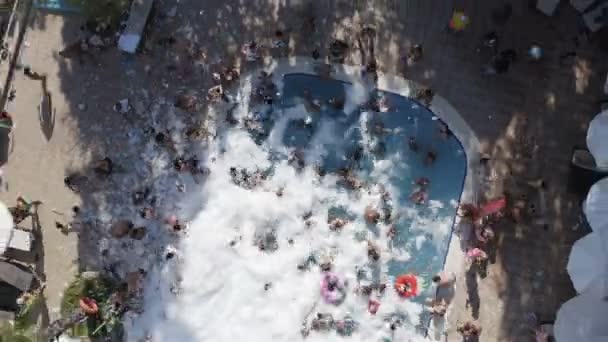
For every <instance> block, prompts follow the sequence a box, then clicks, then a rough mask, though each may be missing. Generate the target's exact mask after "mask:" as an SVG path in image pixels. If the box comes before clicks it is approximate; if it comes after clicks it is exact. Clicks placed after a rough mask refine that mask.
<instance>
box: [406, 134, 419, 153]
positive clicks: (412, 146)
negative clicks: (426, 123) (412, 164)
mask: <svg viewBox="0 0 608 342" xmlns="http://www.w3.org/2000/svg"><path fill="white" fill-rule="evenodd" d="M407 144H408V147H409V148H410V151H412V152H418V143H417V142H416V138H415V137H413V136H411V137H410V138H409V140H408V142H407Z"/></svg>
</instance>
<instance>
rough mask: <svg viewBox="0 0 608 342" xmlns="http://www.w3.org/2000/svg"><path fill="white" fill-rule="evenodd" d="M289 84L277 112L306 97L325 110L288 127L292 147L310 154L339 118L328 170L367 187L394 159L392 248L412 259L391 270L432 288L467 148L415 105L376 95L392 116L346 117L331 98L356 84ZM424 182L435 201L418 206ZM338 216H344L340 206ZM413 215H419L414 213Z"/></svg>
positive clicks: (288, 80) (268, 121)
mask: <svg viewBox="0 0 608 342" xmlns="http://www.w3.org/2000/svg"><path fill="white" fill-rule="evenodd" d="M283 82H284V84H283V89H282V94H281V96H280V99H279V100H278V101H275V103H274V106H275V108H276V106H280V107H282V109H287V108H290V107H293V106H296V105H301V104H302V101H303V100H302V98H303V97H304V95H303V94H305V93H306V92H308V93H309V98H310V99H312V100H313V101H314V102H315V103H318V104H321V106H320V108H321V110H320V111H319V112H318V113H312V114H311V115H312V116H313V118H312V120H310V121H309V123H308V124H305V123H304V122H303V120H292V121H290V122H289V123H288V124H287V127H286V130H285V134H284V135H283V137H282V139H283V141H282V143H283V144H284V145H285V146H288V147H295V148H302V149H307V148H308V147H309V145H310V144H311V137H312V136H313V133H314V132H315V130H316V129H317V128H318V123H319V121H320V120H318V118H321V117H323V118H330V119H331V120H333V124H334V125H335V126H334V133H335V134H336V136H339V137H340V138H339V140H340V142H341V143H340V144H334V145H331V146H326V150H327V154H326V155H324V156H323V159H322V162H321V165H322V167H323V169H324V170H325V171H326V172H335V171H337V170H339V169H340V168H345V167H349V168H351V169H352V170H354V171H355V172H356V173H357V175H358V176H359V177H360V178H361V179H362V180H364V181H366V182H367V183H378V182H379V176H378V175H379V174H382V172H380V173H379V172H378V170H375V168H376V165H377V162H378V161H380V160H383V159H389V160H392V161H393V163H392V166H391V170H390V171H391V172H390V175H391V177H390V178H389V179H388V182H389V183H391V185H392V186H394V187H396V188H398V189H399V190H400V191H399V196H398V198H392V203H391V208H390V209H391V210H392V213H393V222H391V224H393V225H394V226H395V228H396V230H397V235H396V237H395V238H394V239H393V247H394V248H396V249H402V250H405V251H406V252H407V254H409V255H410V258H409V259H408V260H395V259H391V260H390V261H388V262H387V263H386V264H385V272H386V273H387V274H388V275H389V276H392V277H395V276H397V275H399V274H403V273H414V274H416V275H418V276H419V279H420V278H422V279H423V282H424V283H425V284H426V285H428V284H430V279H431V277H432V276H433V275H434V274H436V273H438V272H440V271H441V270H442V268H443V265H444V263H445V257H446V254H447V249H448V245H449V240H450V237H451V231H452V226H453V222H454V217H455V215H456V206H457V203H458V201H459V199H460V195H461V193H462V190H463V185H464V178H465V174H466V155H465V153H464V151H463V147H462V145H461V144H460V142H459V141H458V140H457V139H456V138H455V137H454V136H452V135H451V134H450V135H448V136H447V137H446V136H445V135H442V134H441V132H440V126H441V125H442V124H443V123H442V122H441V121H440V120H439V119H438V118H437V117H435V116H434V115H433V113H432V112H431V111H429V110H428V109H427V108H425V107H424V106H422V105H421V104H419V103H417V102H416V101H414V100H412V99H408V98H406V97H403V96H400V95H397V94H394V93H387V92H382V91H377V90H374V91H372V93H371V94H370V98H371V99H374V98H380V97H384V98H385V99H386V101H387V103H388V104H389V107H390V110H389V111H388V112H371V113H370V112H369V110H366V109H364V107H363V108H361V106H360V107H359V109H356V110H355V111H354V112H352V113H350V114H347V113H344V111H343V110H342V109H339V108H335V107H334V106H332V105H331V104H329V103H330V100H331V99H343V98H347V97H348V96H350V94H351V93H352V92H353V90H354V89H353V85H351V84H348V83H344V82H341V81H337V80H330V79H323V78H320V77H317V76H313V75H308V74H287V75H284V78H283ZM338 107H339V106H338ZM262 116H264V118H265V119H264V121H263V123H264V124H263V125H264V127H265V129H264V130H263V131H264V132H269V131H270V128H272V126H273V125H274V124H275V123H276V121H277V117H276V116H275V115H274V114H272V113H270V112H269V113H266V114H262ZM362 116H363V117H362ZM366 122H367V123H366ZM362 123H363V124H362ZM374 125H375V126H376V127H380V128H381V130H382V131H383V132H382V133H378V134H374V135H373V136H374V138H373V139H372V141H369V140H366V139H364V136H363V135H362V134H361V132H362V130H365V129H366V128H369V127H372V126H374ZM256 134H259V140H260V142H261V141H262V140H264V139H265V138H266V135H265V134H264V133H263V132H262V133H259V132H258V133H256ZM410 137H414V138H415V141H416V145H417V147H418V151H417V152H414V151H412V150H411V149H410V147H409V146H408V140H409V139H410ZM357 150H359V151H364V152H363V153H360V158H359V160H358V162H353V160H352V159H348V158H345V156H352V155H354V154H355V153H356V152H355V151H357ZM431 150H432V151H434V152H435V153H436V155H437V158H436V161H435V162H434V163H433V164H432V165H427V164H426V163H425V158H426V154H427V152H428V151H431ZM395 161H397V162H395ZM420 177H426V178H427V179H428V180H430V184H429V186H428V188H427V194H428V202H427V203H426V204H422V205H415V204H413V203H412V201H411V200H410V198H409V197H410V195H411V193H412V192H413V191H415V189H416V188H417V185H415V184H414V182H415V181H416V180H417V179H418V178H420ZM384 181H385V182H386V180H384ZM345 191H347V190H345ZM406 209H408V210H409V213H410V214H409V215H396V214H395V213H399V212H401V211H403V210H406ZM336 210H337V211H339V210H340V208H336ZM412 210H414V211H415V213H414V214H413V215H412V214H411V211H412ZM370 230H372V232H373V233H374V234H384V233H385V232H381V231H378V230H377V229H376V228H375V227H370ZM425 288H426V289H427V291H426V292H425V293H422V295H421V296H419V297H418V298H417V299H415V300H416V301H423V300H424V299H425V298H426V297H427V296H429V295H431V294H432V293H431V292H430V290H429V289H430V288H431V287H429V286H425Z"/></svg>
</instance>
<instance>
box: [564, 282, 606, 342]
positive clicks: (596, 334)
mask: <svg viewBox="0 0 608 342" xmlns="http://www.w3.org/2000/svg"><path fill="white" fill-rule="evenodd" d="M602 293H605V283H603V282H598V283H594V284H592V285H591V286H589V287H588V288H587V289H586V290H585V292H583V293H581V294H580V295H578V296H576V297H574V298H572V299H570V300H569V301H567V302H565V303H564V304H562V306H561V307H560V309H559V311H558V312H557V318H556V320H555V326H554V334H555V340H556V341H557V342H583V341H584V342H605V341H608V324H606V317H608V298H606V297H604V296H602Z"/></svg>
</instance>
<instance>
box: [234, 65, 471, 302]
mask: <svg viewBox="0 0 608 342" xmlns="http://www.w3.org/2000/svg"><path fill="white" fill-rule="evenodd" d="M320 65H323V63H321V62H319V61H315V60H313V59H312V58H307V57H289V58H282V59H278V60H274V61H271V62H270V63H268V64H267V65H265V66H263V67H259V68H257V69H254V70H252V71H250V72H247V74H246V75H245V76H244V77H242V78H241V81H240V86H239V89H245V88H244V87H247V86H249V85H251V81H252V80H253V79H255V78H256V77H258V75H259V74H260V72H261V71H266V72H267V73H269V74H272V79H273V82H275V84H279V85H281V86H280V87H279V89H282V84H283V76H284V75H286V74H294V73H299V74H309V75H316V76H319V73H318V72H316V71H315V69H316V66H320ZM330 65H331V73H330V77H331V78H332V79H335V80H338V81H342V82H348V83H357V82H358V83H366V81H365V80H364V79H363V78H362V76H361V75H362V68H361V67H360V66H349V65H344V64H330ZM375 88H377V89H378V90H382V91H387V92H391V93H394V94H397V95H401V96H404V97H410V96H411V94H412V91H414V90H416V89H420V88H421V86H420V85H419V84H417V83H416V82H413V81H410V80H406V79H404V78H402V77H399V76H394V75H388V74H383V73H378V80H377V82H376V84H375ZM429 110H430V111H431V112H432V113H433V114H434V115H436V116H437V117H438V118H440V119H441V120H442V121H443V122H444V123H445V124H447V125H448V127H449V128H450V130H451V131H452V133H453V134H454V136H455V137H456V138H457V139H458V140H459V141H460V144H461V145H462V148H463V150H464V153H465V155H466V160H467V162H466V170H465V179H464V186H463V188H462V193H461V195H460V203H477V194H478V189H479V184H480V182H479V173H478V172H477V166H478V164H479V157H480V143H479V139H478V138H477V136H476V135H475V133H474V132H473V130H472V129H471V127H470V126H469V125H468V124H467V123H466V121H465V120H464V119H463V118H462V116H460V114H459V113H458V111H456V109H455V108H454V107H452V105H450V103H449V102H448V101H447V100H446V99H444V98H443V97H441V96H440V95H438V94H436V95H435V96H434V97H433V100H432V102H431V104H430V106H429ZM458 224H459V220H458V218H457V217H456V215H455V217H454V222H453V225H452V230H451V231H450V237H449V245H448V250H447V253H446V255H445V258H444V261H443V270H444V271H446V272H454V273H455V274H456V275H457V277H458V276H459V275H462V274H463V273H464V271H465V252H464V250H463V247H462V246H463V244H462V241H461V239H460V237H459V236H458V234H454V230H455V229H457V227H456V225H458ZM456 292H458V290H456Z"/></svg>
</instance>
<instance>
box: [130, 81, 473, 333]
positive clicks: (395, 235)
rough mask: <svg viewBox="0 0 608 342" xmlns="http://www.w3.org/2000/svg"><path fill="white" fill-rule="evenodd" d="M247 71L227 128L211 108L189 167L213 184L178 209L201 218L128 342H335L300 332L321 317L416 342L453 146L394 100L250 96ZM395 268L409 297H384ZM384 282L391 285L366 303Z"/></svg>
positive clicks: (331, 93)
mask: <svg viewBox="0 0 608 342" xmlns="http://www.w3.org/2000/svg"><path fill="white" fill-rule="evenodd" d="M257 76H258V75H255V76H253V77H252V79H251V80H246V81H244V82H243V83H242V87H241V88H240V89H239V90H238V93H237V94H236V95H235V96H234V97H233V98H232V99H231V102H233V103H235V104H236V105H234V106H232V105H230V106H229V107H230V108H229V109H228V115H227V117H226V116H225V115H224V114H223V111H222V110H218V111H217V112H216V113H214V112H211V113H210V115H211V116H212V117H213V119H214V120H215V122H216V123H217V126H218V130H217V132H216V134H215V138H214V139H213V141H212V142H210V143H209V144H208V146H206V148H205V150H204V153H202V155H200V156H199V157H200V160H201V162H202V163H204V164H205V166H206V167H207V168H208V169H209V171H210V173H209V176H208V178H207V179H206V181H205V183H204V185H203V184H201V185H200V186H199V187H198V188H196V185H194V187H195V189H196V190H195V194H194V195H193V198H191V199H190V200H189V201H190V202H189V203H186V204H183V205H184V206H191V207H192V206H200V209H197V214H196V215H195V217H194V219H193V220H192V221H191V222H190V224H189V227H188V229H187V234H186V236H185V237H184V238H183V241H182V245H181V246H180V254H181V257H180V258H178V259H179V260H178V261H176V260H175V258H173V259H171V260H168V261H167V262H166V264H164V265H162V267H161V269H160V271H159V272H153V273H152V275H151V276H150V278H151V280H149V286H148V288H147V292H146V310H145V313H144V314H143V315H142V316H141V317H140V318H139V323H138V324H139V325H138V326H137V328H138V329H139V332H137V331H136V330H135V329H132V331H131V333H132V336H137V333H139V336H146V335H150V336H152V337H153V338H152V340H153V341H156V340H158V341H168V340H175V341H177V340H179V341H186V342H189V341H230V340H244V339H246V340H248V341H260V342H261V341H295V340H301V339H302V335H301V334H302V330H303V329H304V330H307V333H308V336H307V337H306V340H307V341H342V340H344V336H342V335H341V334H343V331H342V332H341V331H338V330H337V329H333V328H332V329H330V330H331V331H317V330H314V329H313V330H312V331H311V330H310V327H311V321H312V319H313V318H314V317H315V315H316V314H323V315H330V316H331V317H332V319H334V320H335V322H346V321H347V320H348V321H352V322H356V324H355V326H356V329H355V331H354V332H353V333H352V336H350V337H349V340H350V341H366V342H367V341H400V340H407V339H410V340H412V341H418V340H419V339H420V340H421V337H420V334H419V328H421V327H422V328H424V327H425V326H426V324H427V323H428V320H427V317H428V314H427V313H426V312H425V310H424V308H423V302H424V301H425V299H426V298H428V297H429V296H431V295H433V288H432V287H431V286H430V279H431V277H432V276H433V275H434V274H436V273H437V272H439V271H440V270H441V269H442V268H443V264H444V262H445V256H446V253H447V250H448V245H449V241H450V237H451V232H452V226H453V222H454V217H455V214H456V208H457V204H458V201H459V199H460V195H461V193H462V189H463V184H464V178H465V175H466V155H465V153H464V151H463V148H462V146H461V144H460V143H459V141H458V140H457V139H456V138H455V137H453V136H452V135H451V134H450V132H449V131H446V130H445V129H442V127H444V128H445V126H444V125H443V124H442V123H441V121H440V120H439V119H438V118H437V117H435V116H434V115H433V113H431V112H430V111H429V110H428V109H426V108H425V107H424V106H421V105H420V104H418V103H417V102H415V101H413V100H411V99H407V98H405V97H403V96H400V95H397V94H393V93H387V92H382V91H377V90H375V89H373V87H369V86H366V85H363V84H357V83H355V84H351V83H346V82H342V81H338V80H330V79H324V78H320V77H318V76H313V75H309V74H297V73H287V74H284V75H282V76H280V75H279V76H274V77H272V80H273V81H274V84H276V85H277V87H276V88H275V87H274V86H270V87H265V90H266V92H265V94H260V93H259V92H258V90H259V84H258V83H259V79H258V78H257ZM256 84H257V87H256ZM263 95H266V96H263ZM411 137H413V140H412V141H411V142H410V139H411ZM429 151H432V152H433V153H432V154H433V155H434V158H431V159H434V161H433V162H432V163H428V161H427V159H428V152H429ZM420 178H426V180H424V181H421V182H418V183H421V184H423V185H420V184H415V183H417V181H418V180H420ZM421 187H424V189H425V191H424V192H418V194H419V195H420V198H419V199H421V200H422V201H421V202H423V203H420V204H417V203H414V202H413V201H412V200H411V196H412V194H413V193H415V192H416V191H417V190H419V189H420V188H421ZM193 203H194V204H193ZM200 203H202V204H200ZM368 212H372V213H376V214H375V215H368V218H369V217H372V219H366V217H365V216H366V215H365V214H366V213H368ZM391 227H392V228H393V229H392V230H391ZM370 245H372V246H373V250H374V251H375V255H373V254H370V253H369V246H370ZM175 263H177V264H175ZM176 265H177V267H176ZM327 269H331V273H332V274H333V275H335V276H336V277H338V278H339V279H340V282H341V287H342V288H343V293H341V294H342V296H341V297H340V298H338V300H336V301H333V300H328V299H327V297H325V296H324V295H323V291H321V290H322V289H323V285H322V281H323V280H324V277H325V276H324V274H326V273H325V272H324V270H327ZM176 270H179V271H176ZM176 272H178V273H179V275H176ZM404 273H410V274H415V275H416V277H417V279H418V282H419V289H420V293H419V295H418V296H417V297H415V298H412V299H404V298H401V297H399V296H398V295H397V294H396V292H395V291H394V290H393V289H392V288H391V286H392V284H393V283H394V280H395V277H396V276H397V275H400V274H404ZM174 278H175V279H177V280H175V279H174ZM378 284H384V285H388V288H387V289H385V290H384V291H382V290H380V289H379V288H374V289H373V290H372V291H371V292H370V293H362V289H363V288H364V287H369V286H370V285H378ZM176 288H179V290H178V292H179V295H177V296H176V295H174V293H175V291H176V290H175V289H176ZM340 291H342V290H340ZM371 301H375V302H377V303H378V304H379V307H378V308H377V311H375V313H371V312H370V310H369V305H370V303H371ZM324 317H327V316H324ZM391 322H393V323H394V322H400V325H399V328H398V329H397V330H396V331H393V330H392V329H390V328H389V326H390V324H389V323H391ZM337 324H338V323H336V324H334V325H332V327H335V326H337ZM396 333H399V334H400V335H398V337H397V335H396Z"/></svg>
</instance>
